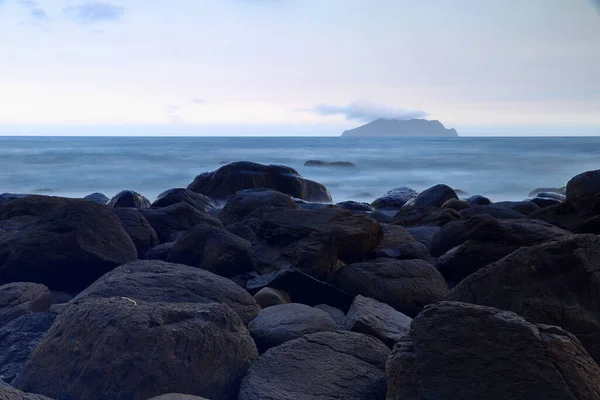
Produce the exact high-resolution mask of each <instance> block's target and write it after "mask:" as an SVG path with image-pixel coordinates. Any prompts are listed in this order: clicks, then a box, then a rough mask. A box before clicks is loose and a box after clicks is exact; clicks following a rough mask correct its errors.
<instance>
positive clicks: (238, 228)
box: [225, 221, 258, 243]
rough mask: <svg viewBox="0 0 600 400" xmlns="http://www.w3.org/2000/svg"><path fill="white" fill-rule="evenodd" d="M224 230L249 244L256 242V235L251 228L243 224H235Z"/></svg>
mask: <svg viewBox="0 0 600 400" xmlns="http://www.w3.org/2000/svg"><path fill="white" fill-rule="evenodd" d="M257 223H258V221H257ZM225 229H227V230H228V231H229V232H231V233H233V234H234V235H236V236H239V237H241V238H242V239H246V240H247V241H249V242H250V243H252V242H254V241H255V240H256V233H254V230H253V229H252V227H251V226H249V225H247V224H245V223H243V222H237V223H235V224H231V225H227V226H226V227H225Z"/></svg>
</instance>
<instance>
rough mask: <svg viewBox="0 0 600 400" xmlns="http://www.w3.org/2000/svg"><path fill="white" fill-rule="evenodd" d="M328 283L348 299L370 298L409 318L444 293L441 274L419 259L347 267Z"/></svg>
mask: <svg viewBox="0 0 600 400" xmlns="http://www.w3.org/2000/svg"><path fill="white" fill-rule="evenodd" d="M331 282H332V283H333V284H335V285H336V286H338V287H339V288H340V289H342V290H344V291H346V292H348V293H349V294H350V295H351V296H357V295H359V294H360V295H363V296H365V297H371V298H373V299H376V300H379V301H381V302H383V303H386V304H388V305H390V306H392V307H394V308H395V309H396V310H398V311H400V312H402V313H404V314H406V315H408V316H410V317H414V316H415V315H417V314H418V313H419V312H421V310H422V309H423V307H425V306H426V305H427V304H431V303H435V302H437V301H440V300H443V299H445V298H446V296H447V294H448V286H446V282H445V281H444V278H443V277H442V275H441V274H440V273H439V272H438V271H437V270H436V269H435V268H434V267H433V265H431V264H429V263H428V262H426V261H423V260H393V259H390V258H382V259H378V260H373V261H369V262H364V263H357V264H348V265H345V266H343V267H341V268H339V269H337V270H336V271H335V273H334V274H333V275H332V277H331Z"/></svg>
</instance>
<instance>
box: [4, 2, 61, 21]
mask: <svg viewBox="0 0 600 400" xmlns="http://www.w3.org/2000/svg"><path fill="white" fill-rule="evenodd" d="M1 1H2V0H0V2H1ZM21 5H23V7H25V8H27V9H29V13H30V14H31V17H32V18H33V19H34V20H37V21H44V20H48V19H50V17H48V14H47V13H46V11H44V9H42V8H41V7H40V6H39V5H38V3H37V2H36V1H34V0H21Z"/></svg>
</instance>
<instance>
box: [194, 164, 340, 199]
mask: <svg viewBox="0 0 600 400" xmlns="http://www.w3.org/2000/svg"><path fill="white" fill-rule="evenodd" d="M261 188H265V189H273V190H277V191H279V192H282V193H286V194H289V195H290V196H292V197H296V198H299V199H302V200H307V201H316V202H319V201H323V202H330V201H331V194H329V191H328V190H327V188H326V187H325V186H323V185H321V184H320V183H317V182H313V181H310V180H308V179H305V178H303V177H302V176H301V175H300V174H299V173H298V172H297V171H296V170H294V169H293V168H290V167H286V166H281V165H262V164H257V163H253V162H248V161H239V162H235V163H232V164H228V165H225V166H223V167H221V168H219V169H218V170H216V171H212V172H205V173H203V174H201V175H198V176H197V177H196V179H194V181H193V182H192V183H191V184H190V185H189V186H188V189H190V190H191V191H193V192H196V193H201V194H204V195H206V196H209V197H212V198H214V199H227V198H228V197H229V196H231V195H233V194H235V193H237V192H239V191H240V190H244V189H261Z"/></svg>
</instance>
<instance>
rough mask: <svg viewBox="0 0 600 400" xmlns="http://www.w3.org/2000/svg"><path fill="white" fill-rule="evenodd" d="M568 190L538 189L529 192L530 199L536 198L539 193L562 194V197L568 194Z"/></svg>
mask: <svg viewBox="0 0 600 400" xmlns="http://www.w3.org/2000/svg"><path fill="white" fill-rule="evenodd" d="M566 190H567V188H566V187H561V188H537V189H533V190H532V191H531V192H529V197H536V196H537V195H538V194H539V193H556V194H560V195H564V194H565V192H566Z"/></svg>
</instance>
